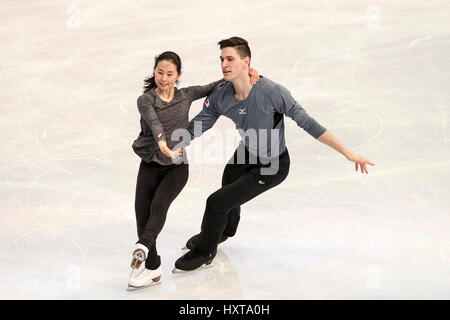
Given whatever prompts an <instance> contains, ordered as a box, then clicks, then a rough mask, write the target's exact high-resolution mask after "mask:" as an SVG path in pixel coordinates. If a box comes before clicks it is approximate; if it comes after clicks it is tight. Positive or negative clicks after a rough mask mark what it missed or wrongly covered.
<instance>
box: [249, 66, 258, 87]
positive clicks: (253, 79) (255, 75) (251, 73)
mask: <svg viewBox="0 0 450 320" xmlns="http://www.w3.org/2000/svg"><path fill="white" fill-rule="evenodd" d="M248 75H249V76H250V83H251V85H252V86H253V85H255V84H256V83H257V82H258V81H259V74H258V71H256V69H253V68H250V67H249V68H248Z"/></svg>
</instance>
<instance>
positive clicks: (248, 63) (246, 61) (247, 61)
mask: <svg viewBox="0 0 450 320" xmlns="http://www.w3.org/2000/svg"><path fill="white" fill-rule="evenodd" d="M242 60H244V63H245V64H246V65H247V66H248V67H250V57H248V56H247V57H245V58H244V59H242Z"/></svg>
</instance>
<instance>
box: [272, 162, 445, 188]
mask: <svg viewBox="0 0 450 320" xmlns="http://www.w3.org/2000/svg"><path fill="white" fill-rule="evenodd" d="M447 165H450V161H444V162H438V163H433V164H428V165H420V166H412V167H409V168H400V169H392V170H384V171H382V172H379V171H377V172H373V173H370V176H372V177H373V176H383V175H386V174H391V173H399V172H406V171H411V170H418V169H426V168H434V167H443V166H447ZM357 173H359V174H362V173H360V171H358V172H357ZM360 178H361V176H360V175H358V176H356V175H352V176H350V175H348V176H347V175H346V176H343V177H335V178H323V179H315V180H309V181H303V182H291V183H286V184H284V185H281V186H280V188H283V187H288V188H290V187H292V186H299V185H308V184H311V183H318V182H326V181H341V180H348V179H360Z"/></svg>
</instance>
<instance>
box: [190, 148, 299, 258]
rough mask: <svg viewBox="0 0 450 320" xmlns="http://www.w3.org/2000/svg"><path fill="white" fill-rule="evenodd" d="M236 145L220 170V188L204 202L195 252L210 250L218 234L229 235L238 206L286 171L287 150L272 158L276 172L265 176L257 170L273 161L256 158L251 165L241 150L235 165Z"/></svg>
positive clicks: (233, 229) (275, 182)
mask: <svg viewBox="0 0 450 320" xmlns="http://www.w3.org/2000/svg"><path fill="white" fill-rule="evenodd" d="M240 148H242V146H240V147H239V148H238V149H237V150H236V151H235V153H234V155H233V157H232V158H231V159H230V161H229V162H228V164H227V165H226V167H225V169H224V172H223V177H222V188H220V189H219V190H217V191H216V192H214V193H213V194H211V195H210V196H209V197H208V200H207V201H206V208H205V213H204V214H203V221H202V227H201V232H200V238H199V242H198V243H197V245H196V247H195V251H196V252H198V253H200V254H209V253H212V252H214V251H215V250H216V249H217V244H218V243H219V240H220V238H221V237H222V235H225V236H229V237H231V236H233V235H234V234H235V233H236V229H237V226H238V224H239V219H240V211H241V208H240V206H241V205H242V204H244V203H246V202H247V201H249V200H251V199H253V198H255V197H256V196H258V195H259V194H261V193H263V192H265V191H267V190H269V189H271V188H273V187H275V186H277V185H278V184H280V183H281V182H282V181H283V180H284V179H286V177H287V175H288V173H289V165H290V159H289V153H288V151H287V149H286V151H285V152H283V153H282V154H281V155H280V156H279V158H276V160H273V161H278V170H277V172H276V173H275V174H272V175H267V174H264V172H262V171H261V169H263V168H267V167H270V166H271V165H273V163H269V164H263V163H261V162H260V161H259V160H257V163H256V164H252V163H251V162H250V158H249V153H248V151H247V150H246V149H245V161H244V163H242V164H239V163H238V162H237V159H238V156H237V153H238V151H239V149H240Z"/></svg>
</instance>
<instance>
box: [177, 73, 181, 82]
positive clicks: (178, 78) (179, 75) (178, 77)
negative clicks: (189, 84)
mask: <svg viewBox="0 0 450 320" xmlns="http://www.w3.org/2000/svg"><path fill="white" fill-rule="evenodd" d="M180 77H181V72H180V73H178V76H177V81H178V80H180Z"/></svg>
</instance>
